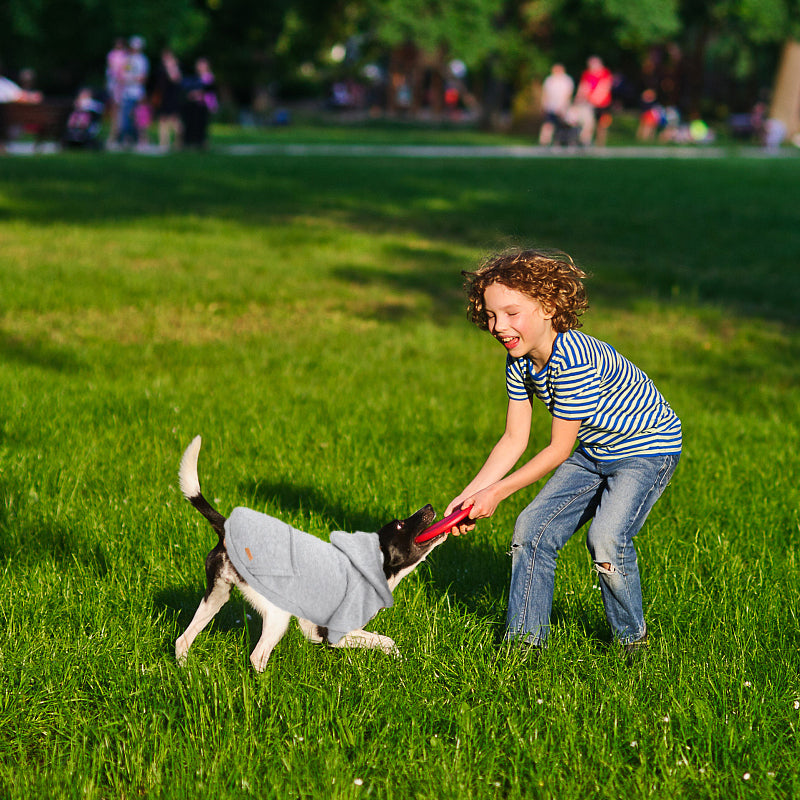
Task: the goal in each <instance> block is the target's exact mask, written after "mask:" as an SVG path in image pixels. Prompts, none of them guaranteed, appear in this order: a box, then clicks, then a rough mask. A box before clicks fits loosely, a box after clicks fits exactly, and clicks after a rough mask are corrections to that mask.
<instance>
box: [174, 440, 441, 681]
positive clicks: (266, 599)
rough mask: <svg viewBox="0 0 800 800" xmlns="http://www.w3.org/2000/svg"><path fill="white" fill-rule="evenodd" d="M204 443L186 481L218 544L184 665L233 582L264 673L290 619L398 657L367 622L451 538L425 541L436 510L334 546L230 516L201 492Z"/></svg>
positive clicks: (185, 469) (191, 451)
mask: <svg viewBox="0 0 800 800" xmlns="http://www.w3.org/2000/svg"><path fill="white" fill-rule="evenodd" d="M200 445H201V438H200V437H199V436H196V437H195V438H194V439H193V441H192V442H191V444H190V445H189V446H188V447H187V448H186V451H185V452H184V454H183V458H182V459H181V464H180V471H179V483H180V488H181V491H182V492H183V495H184V497H186V499H187V500H188V501H189V502H190V503H191V504H192V505H193V506H194V507H195V508H196V509H197V510H198V511H199V512H200V513H201V514H202V515H203V516H204V517H205V518H206V519H207V520H208V521H209V523H210V524H211V527H212V528H213V529H214V531H215V532H216V534H217V536H218V537H219V541H218V543H217V545H216V547H214V549H213V550H212V551H211V552H210V553H209V554H208V556H207V557H206V593H205V595H204V597H203V599H202V600H201V601H200V605H199V606H198V608H197V611H196V612H195V615H194V618H193V619H192V621H191V623H190V624H189V627H188V628H187V629H186V630H185V632H184V633H183V634H182V635H181V636H180V637H179V638H178V640H177V641H176V642H175V656H176V658H177V659H178V662H179V663H180V664H185V663H186V659H187V654H188V652H189V648H190V647H191V646H192V642H194V640H195V638H196V637H197V635H198V634H199V633H200V632H201V631H202V630H203V629H204V628H205V627H206V626H207V625H208V624H209V622H211V620H212V619H213V618H214V617H215V616H216V614H217V613H218V612H219V610H220V609H221V608H222V607H223V606H224V605H225V603H226V602H227V601H228V599H229V597H230V593H231V588H232V587H233V586H235V587H236V588H237V589H239V591H240V592H241V593H242V595H244V597H245V599H246V600H247V602H248V603H249V604H250V605H251V606H252V607H253V608H254V609H255V610H256V611H257V612H258V613H259V614H260V615H261V618H262V629H261V637H260V639H259V640H258V643H257V644H256V646H255V648H254V649H253V652H252V653H251V655H250V662H251V663H252V665H253V667H254V668H255V669H256V671H257V672H263V670H264V668H265V667H266V664H267V661H268V660H269V657H270V655H271V654H272V651H273V649H274V647H275V645H276V644H277V643H278V642H279V641H280V640H281V638H282V637H283V635H284V634H285V633H286V631H287V629H288V627H289V622H290V621H291V618H292V617H296V618H297V621H298V625H299V627H300V630H301V631H302V633H303V635H304V636H305V638H306V639H308V640H309V641H312V642H316V643H324V644H327V645H330V646H332V647H366V648H377V649H379V650H382V651H383V652H384V653H387V654H391V655H399V650H398V649H397V646H396V645H395V643H394V641H392V639H390V638H389V637H388V636H382V635H380V634H377V633H371V632H369V631H365V630H363V626H364V625H366V624H367V623H368V622H369V621H370V619H372V618H373V616H374V615H375V614H376V613H377V612H378V611H379V610H380V609H381V608H382V607H390V606H391V605H392V604H393V597H392V592H393V591H394V588H395V587H396V586H397V584H398V583H399V582H400V580H401V579H402V578H403V577H405V576H406V575H408V574H409V573H410V572H412V571H413V570H414V569H415V567H417V566H418V565H419V564H420V563H421V562H422V561H424V560H425V559H426V558H427V557H428V556H429V555H430V553H431V552H432V551H433V550H434V548H436V547H438V545H440V544H442V542H444V540H445V539H446V538H447V535H448V534H447V533H442V534H440V535H438V536H436V537H435V538H432V539H430V540H428V541H426V542H424V543H422V544H418V543H417V542H416V541H415V540H416V537H417V536H418V535H419V534H420V533H422V532H423V531H424V530H425V529H426V528H427V527H429V526H430V524H431V523H432V522H433V520H434V519H435V517H436V512H435V511H434V509H433V507H432V506H431V505H430V504H429V505H426V506H423V507H422V508H421V509H419V511H417V512H415V513H414V514H412V515H411V516H410V517H409V518H408V519H404V520H397V519H395V520H392V521H391V522H389V523H387V524H386V525H384V526H383V527H382V528H381V529H380V530H379V531H378V532H377V533H363V532H357V533H344V532H342V531H334V532H332V533H331V536H330V539H331V541H330V543H328V542H324V541H322V540H321V539H318V538H317V537H316V536H313V535H311V534H309V533H304V532H302V531H298V530H295V529H294V528H291V527H290V526H289V525H287V524H286V523H284V522H281V521H280V520H278V519H275V518H274V517H270V516H267V515H266V514H261V513H260V512H258V511H254V510H252V509H249V508H244V507H239V508H235V509H234V510H233V511H232V512H231V515H230V517H229V518H227V519H226V518H225V517H224V516H223V515H222V514H220V513H219V512H218V511H217V510H216V509H215V508H213V507H212V506H211V504H210V503H209V502H208V500H206V498H205V497H203V494H202V492H201V491H200V482H199V480H198V477H197V459H198V455H199V452H200Z"/></svg>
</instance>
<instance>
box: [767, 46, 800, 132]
mask: <svg viewBox="0 0 800 800" xmlns="http://www.w3.org/2000/svg"><path fill="white" fill-rule="evenodd" d="M769 115H770V117H771V118H772V119H778V120H780V121H781V122H782V123H783V124H784V125H785V126H786V132H787V134H788V135H789V136H792V135H794V134H795V133H798V132H800V42H798V41H795V40H793V39H789V40H787V42H786V43H785V44H784V46H783V53H782V54H781V63H780V65H779V66H778V74H777V76H776V77H775V87H774V89H773V91H772V105H771V106H770V110H769Z"/></svg>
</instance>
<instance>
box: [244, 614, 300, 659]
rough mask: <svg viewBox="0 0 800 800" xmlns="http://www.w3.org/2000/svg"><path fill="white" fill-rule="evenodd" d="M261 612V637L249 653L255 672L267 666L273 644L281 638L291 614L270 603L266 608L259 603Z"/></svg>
mask: <svg viewBox="0 0 800 800" xmlns="http://www.w3.org/2000/svg"><path fill="white" fill-rule="evenodd" d="M257 610H258V611H259V612H260V613H261V619H262V624H261V638H260V639H259V640H258V643H257V644H256V646H255V647H254V648H253V652H252V653H250V663H251V664H252V665H253V667H254V668H255V670H256V672H263V671H264V667H266V666H267V661H269V657H270V656H271V655H272V651H273V649H274V648H275V645H276V644H278V642H279V641H280V640H281V639H282V638H283V635H284V634H285V633H286V631H287V629H288V627H289V621H290V620H291V618H292V615H291V614H290V613H289V612H288V611H284V610H283V609H282V608H278V607H277V606H273V605H272V604H271V603H270V604H269V607H268V608H263V607H262V606H261V604H259V606H257Z"/></svg>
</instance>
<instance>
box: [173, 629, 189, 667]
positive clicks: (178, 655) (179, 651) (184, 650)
mask: <svg viewBox="0 0 800 800" xmlns="http://www.w3.org/2000/svg"><path fill="white" fill-rule="evenodd" d="M188 657H189V645H187V644H186V640H185V639H184V638H183V636H181V637H180V639H178V641H176V642H175V659H176V660H177V662H178V665H179V666H181V667H185V666H186V661H187V659H188Z"/></svg>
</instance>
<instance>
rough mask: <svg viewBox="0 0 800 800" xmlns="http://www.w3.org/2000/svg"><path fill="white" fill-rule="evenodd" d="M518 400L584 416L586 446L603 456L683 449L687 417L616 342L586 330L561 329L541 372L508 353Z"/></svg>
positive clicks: (512, 392)
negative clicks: (680, 414) (536, 401)
mask: <svg viewBox="0 0 800 800" xmlns="http://www.w3.org/2000/svg"><path fill="white" fill-rule="evenodd" d="M506 387H507V389H508V396H509V398H511V399H512V400H531V401H532V399H533V397H534V396H536V397H538V398H539V399H540V400H541V401H542V402H544V404H545V405H546V406H547V408H548V409H549V410H550V413H551V414H552V415H553V416H554V417H558V418H559V419H568V420H581V421H582V422H581V427H580V430H579V431H578V440H579V441H580V448H581V449H582V450H583V451H584V452H585V453H586V454H587V455H589V456H590V457H591V458H594V459H596V460H598V461H615V460H616V459H619V458H627V457H629V456H657V455H666V454H668V453H680V451H681V421H680V419H678V417H677V415H676V414H675V412H674V411H673V410H672V409H671V408H670V406H669V403H667V401H666V400H665V399H664V398H663V397H662V395H661V393H660V392H659V391H658V389H656V387H655V384H654V383H653V381H651V380H650V378H648V377H647V375H645V373H644V372H642V370H640V369H639V368H638V367H637V366H636V365H635V364H632V363H631V362H630V361H628V359H627V358H625V357H624V356H621V355H620V354H619V353H618V352H617V351H616V350H615V349H614V348H613V347H612V346H611V345H609V344H606V343H605V342H601V341H599V340H598V339H595V338H593V337H592V336H587V335H586V334H585V333H581V332H580V331H576V330H570V331H566V332H565V333H559V334H558V335H557V336H556V340H555V343H554V344H553V352H552V354H551V356H550V360H549V361H548V362H547V364H546V365H545V367H544V368H543V369H542V370H541V372H538V373H536V372H534V366H533V364H532V362H531V361H530V359H529V358H528V357H527V356H522V357H521V358H512V357H511V356H509V357H508V359H507V361H506Z"/></svg>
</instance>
